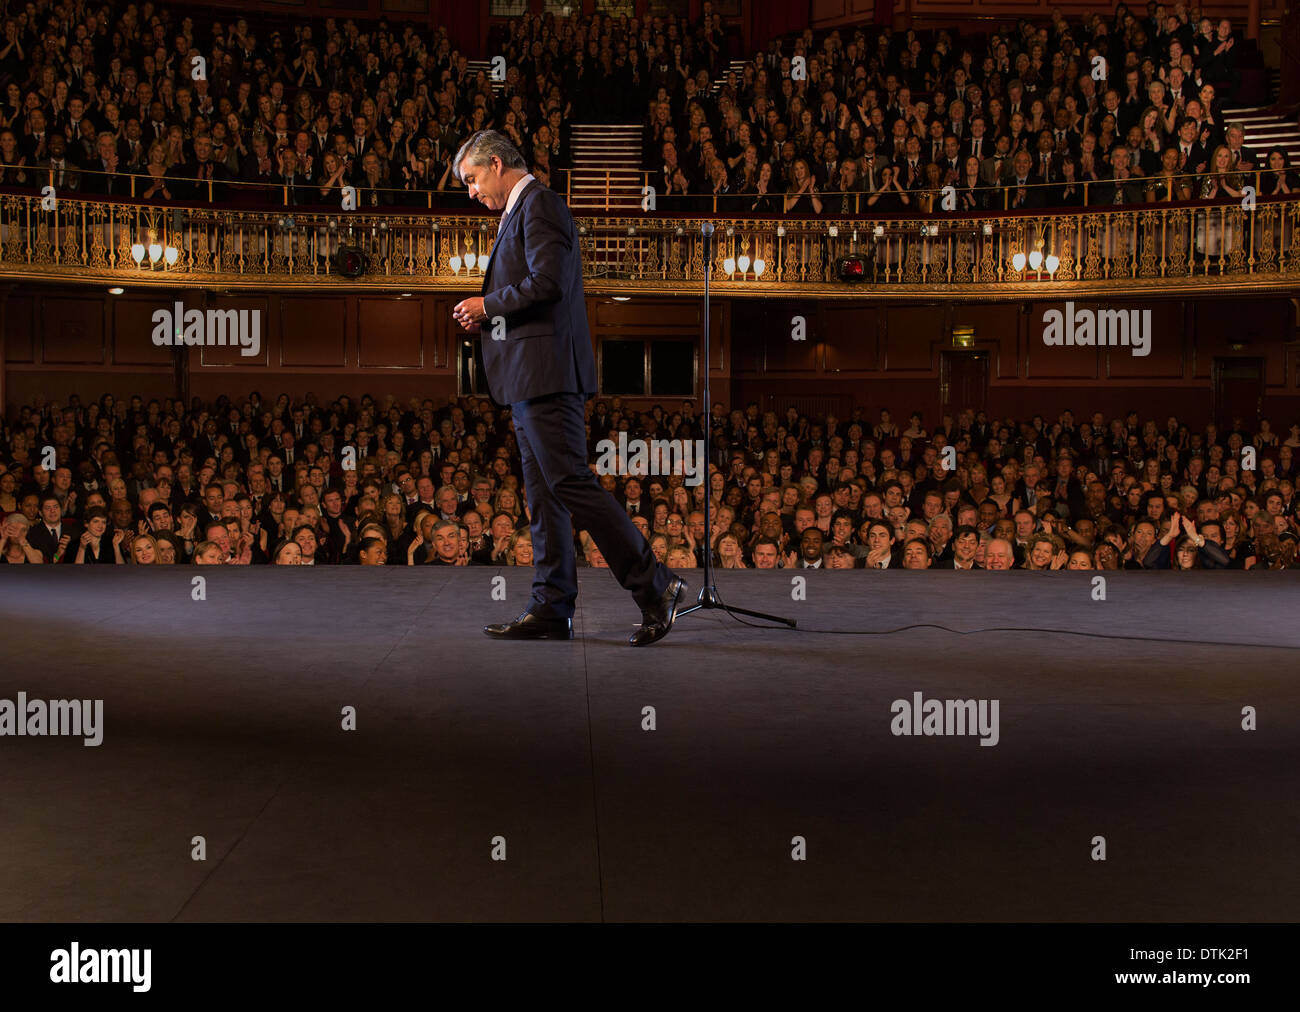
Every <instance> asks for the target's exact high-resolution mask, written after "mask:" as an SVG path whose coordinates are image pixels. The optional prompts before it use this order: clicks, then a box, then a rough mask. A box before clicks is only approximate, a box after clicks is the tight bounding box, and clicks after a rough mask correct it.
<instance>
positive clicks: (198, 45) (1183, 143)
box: [0, 0, 1297, 214]
mask: <svg viewBox="0 0 1300 1012" xmlns="http://www.w3.org/2000/svg"><path fill="white" fill-rule="evenodd" d="M7 11H8V13H7V14H6V16H5V17H4V18H3V31H4V38H3V40H0V90H3V96H0V185H5V186H9V187H20V188H27V189H37V188H39V187H41V186H43V185H45V184H47V183H49V182H53V184H54V185H55V187H56V191H57V192H69V191H71V192H74V193H75V192H81V193H87V194H95V195H113V196H123V195H128V194H131V193H134V194H135V195H136V196H138V197H142V198H144V199H146V200H150V201H159V202H169V201H177V202H192V201H207V200H213V201H218V202H221V201H230V200H235V201H245V202H247V201H256V200H261V201H267V202H274V203H284V202H286V201H287V202H288V203H290V204H309V205H310V204H332V205H337V204H338V203H339V198H340V192H341V189H342V187H344V186H347V185H352V186H355V187H357V188H358V191H359V193H360V198H361V204H362V205H363V206H369V207H382V206H391V205H395V204H396V205H401V204H412V205H415V206H426V205H427V203H428V201H429V199H430V194H436V196H435V197H434V198H433V199H434V200H435V201H437V203H438V204H439V205H440V206H442V205H451V206H455V205H456V204H458V203H459V204H462V205H464V204H466V203H467V202H468V201H467V196H466V194H465V191H464V188H463V187H462V185H461V184H460V183H459V182H458V181H457V180H456V178H455V174H454V172H453V171H452V165H451V160H452V158H453V156H454V154H455V152H456V151H457V150H458V148H459V146H460V145H461V144H462V143H463V142H464V140H466V139H467V138H468V137H469V135H470V134H471V133H473V132H474V131H475V130H477V129H480V128H485V127H491V128H494V129H496V130H499V131H501V132H502V133H504V134H506V135H507V136H509V137H510V138H511V139H512V140H513V141H514V142H515V144H516V145H517V146H518V147H519V148H520V150H521V151H522V152H523V154H524V156H525V158H526V159H527V162H528V165H529V167H530V170H531V171H532V172H533V174H534V175H536V176H538V178H540V179H541V180H542V182H544V183H545V184H547V185H550V186H554V187H556V188H557V189H563V186H564V179H563V173H564V172H565V170H567V169H568V168H569V167H571V165H572V163H573V155H572V145H571V132H570V128H571V124H572V123H575V122H578V123H583V122H588V123H591V122H595V123H600V122H631V123H636V122H638V121H642V122H643V123H644V136H643V168H644V169H645V170H646V171H647V172H648V173H649V176H650V180H651V184H652V185H653V186H654V187H655V188H656V189H657V191H658V193H659V195H660V196H661V197H662V198H663V199H664V200H665V201H666V203H665V204H664V205H663V206H664V207H665V208H671V207H674V206H678V207H691V206H694V205H695V204H698V203H700V202H701V201H703V202H707V203H710V204H711V202H712V201H713V200H714V199H715V198H716V199H717V200H718V201H719V203H720V205H721V206H723V207H724V208H726V209H729V210H736V211H759V212H793V213H808V214H840V213H844V212H846V211H849V210H851V209H853V208H854V207H857V208H858V210H859V211H865V210H866V209H870V210H871V211H874V212H887V211H909V212H912V213H917V212H920V213H929V212H930V211H932V210H935V204H936V201H940V200H941V199H942V198H941V193H942V191H943V189H944V187H946V186H952V187H953V188H954V191H955V195H954V199H955V200H956V201H957V205H958V209H960V210H981V209H989V208H1003V207H1010V208H1035V207H1044V206H1052V207H1058V206H1059V207H1078V206H1083V205H1085V204H1086V205H1114V204H1132V203H1142V202H1146V201H1158V200H1185V199H1207V200H1209V199H1224V200H1228V199H1233V200H1237V199H1240V198H1241V195H1242V193H1243V192H1244V187H1245V186H1246V185H1248V184H1249V185H1252V186H1256V187H1257V190H1258V192H1259V194H1260V195H1265V196H1266V195H1271V194H1279V193H1291V192H1294V191H1295V189H1296V186H1297V183H1296V179H1295V177H1294V175H1293V173H1292V171H1291V168H1290V165H1289V163H1288V159H1287V155H1286V152H1285V151H1283V150H1282V149H1280V148H1275V149H1272V150H1269V151H1259V152H1256V151H1252V150H1250V149H1249V148H1248V147H1246V146H1245V145H1244V135H1243V132H1242V130H1241V129H1240V128H1239V127H1238V126H1236V125H1234V124H1233V123H1232V122H1230V121H1227V120H1226V118H1225V116H1224V112H1223V107H1224V103H1225V100H1230V99H1231V98H1232V97H1233V95H1234V92H1235V90H1236V89H1237V88H1238V86H1239V83H1240V80H1241V67H1240V60H1241V54H1242V51H1243V46H1244V43H1243V42H1242V40H1241V39H1240V38H1239V37H1238V35H1237V33H1236V32H1234V30H1233V27H1232V25H1231V23H1230V22H1228V21H1226V20H1223V21H1217V22H1216V21H1214V20H1213V19H1211V18H1208V17H1203V16H1201V15H1200V13H1199V11H1197V10H1196V9H1194V8H1193V9H1189V8H1188V7H1187V6H1185V5H1184V4H1182V3H1177V4H1156V3H1148V4H1146V6H1145V8H1143V7H1139V6H1136V5H1133V6H1129V5H1126V4H1120V5H1118V6H1117V7H1116V8H1115V9H1114V11H1113V12H1104V13H1102V12H1099V13H1093V14H1089V15H1087V16H1085V17H1084V18H1083V19H1082V20H1080V21H1075V22H1070V21H1067V20H1065V19H1064V18H1063V17H1062V16H1061V15H1060V14H1059V13H1058V14H1056V15H1055V16H1054V17H1053V18H1052V19H1051V20H1050V22H1048V23H1045V24H1034V23H1031V22H1029V21H1024V20H1022V21H1020V22H1019V23H1017V24H1016V26H1015V28H1014V30H1011V31H1006V32H1003V31H997V30H995V31H992V32H990V33H988V34H969V35H966V34H961V33H958V32H957V31H956V30H948V29H940V30H937V31H929V32H918V31H915V30H907V31H895V30H892V29H890V28H887V27H883V26H874V25H868V26H863V27H855V28H846V29H843V30H834V31H831V32H829V33H825V34H824V35H822V36H821V37H820V38H818V37H817V36H815V35H814V33H813V32H812V30H811V29H808V30H806V31H804V32H803V34H802V35H801V36H800V37H799V38H795V39H793V40H791V39H784V40H783V39H776V40H773V41H772V43H771V44H770V46H769V48H768V49H767V50H766V51H765V52H759V53H756V54H755V55H754V56H753V58H752V59H751V60H750V61H749V62H747V63H745V64H744V65H743V69H742V70H740V71H739V72H737V71H734V70H732V69H730V67H731V56H732V54H733V52H736V51H738V48H739V47H738V45H737V44H736V43H737V39H736V37H735V35H734V33H733V34H731V35H729V34H728V29H727V27H726V26H725V25H724V24H723V21H722V18H721V15H720V14H719V13H718V12H716V11H714V10H713V5H712V4H711V3H709V2H706V3H704V4H703V10H702V14H701V15H700V17H699V18H697V19H696V20H695V21H694V22H691V21H690V20H688V19H686V18H673V17H660V16H653V17H648V18H646V19H645V20H639V19H637V18H635V17H631V18H629V17H627V16H619V17H612V16H610V15H608V14H599V13H598V14H594V15H588V16H585V17H571V18H556V17H554V16H553V15H551V14H547V15H545V16H543V15H540V14H538V15H529V16H522V17H519V18H516V19H513V20H511V21H509V22H508V23H504V24H501V23H498V24H496V25H494V27H493V29H492V31H491V33H490V37H489V40H488V47H487V50H488V52H487V55H488V57H489V58H494V57H501V58H503V61H504V79H503V80H500V81H494V80H492V76H491V74H490V72H489V71H488V70H484V69H481V67H479V66H473V67H472V66H471V65H470V62H469V59H468V57H467V55H466V54H465V53H464V52H462V51H461V49H460V48H459V47H458V45H457V42H458V41H459V40H453V39H451V38H450V37H449V35H448V33H447V31H446V30H445V29H444V28H436V29H430V28H427V27H426V28H416V27H414V26H412V25H410V24H400V23H393V22H390V21H389V20H387V19H383V18H381V19H379V20H377V21H375V22H373V23H371V22H364V23H360V24H359V23H358V22H356V21H354V20H352V19H350V18H342V19H339V18H333V17H331V18H327V19H324V21H323V23H313V22H312V21H311V20H302V19H295V20H294V21H293V22H292V24H291V25H290V24H285V27H283V28H281V27H278V25H279V24H280V22H276V21H271V22H265V23H262V22H258V21H256V19H253V18H249V17H241V16H225V17H223V16H211V15H204V14H199V13H198V12H196V11H194V10H193V9H191V8H188V7H186V6H180V5H166V4H155V3H152V2H145V3H123V2H121V0H115V2H113V3H100V4H95V3H83V2H72V0H29V2H27V3H26V4H24V5H22V6H21V7H20V6H19V5H12V6H11V7H10V8H7ZM1252 55H1253V54H1252ZM1256 171H1258V172H1259V173H1262V174H1261V175H1259V176H1255V175H1254V173H1255V172H1256ZM132 177H134V179H133V178H132ZM241 183H242V184H253V185H251V186H249V187H247V188H244V187H240V186H239V185H238V184H241ZM683 202H685V203H683Z"/></svg>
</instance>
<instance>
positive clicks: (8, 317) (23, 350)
mask: <svg viewBox="0 0 1300 1012" xmlns="http://www.w3.org/2000/svg"><path fill="white" fill-rule="evenodd" d="M4 314H5V315H4V329H5V352H4V358H3V360H0V361H2V362H13V363H32V362H35V361H36V354H37V351H38V350H39V348H40V342H39V341H37V340H36V299H35V297H33V296H32V295H31V294H29V293H26V292H23V293H17V292H11V293H10V294H9V296H8V297H7V298H6V299H5V304H4Z"/></svg>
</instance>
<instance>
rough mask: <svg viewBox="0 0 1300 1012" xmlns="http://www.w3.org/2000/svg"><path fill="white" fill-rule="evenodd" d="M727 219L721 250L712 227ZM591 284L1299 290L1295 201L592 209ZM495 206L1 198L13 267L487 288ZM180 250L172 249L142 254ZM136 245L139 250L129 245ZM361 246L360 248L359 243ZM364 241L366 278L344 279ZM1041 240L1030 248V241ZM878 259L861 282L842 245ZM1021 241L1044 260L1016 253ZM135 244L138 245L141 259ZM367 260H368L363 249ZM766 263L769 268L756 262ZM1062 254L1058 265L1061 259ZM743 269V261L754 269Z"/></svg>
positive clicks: (675, 288)
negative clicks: (936, 209)
mask: <svg viewBox="0 0 1300 1012" xmlns="http://www.w3.org/2000/svg"><path fill="white" fill-rule="evenodd" d="M705 220H708V221H712V222H713V224H714V226H715V229H716V231H715V237H714V242H713V249H712V255H711V257H710V262H709V263H707V264H706V263H705V261H704V245H703V239H702V236H701V232H700V226H701V225H702V223H703V222H704V221H705ZM577 222H578V225H579V231H580V242H581V246H582V255H583V262H584V265H585V271H586V278H587V288H588V291H590V292H608V293H615V294H618V293H637V292H646V293H658V294H663V293H664V292H665V291H671V292H683V293H686V292H697V291H700V290H702V288H703V279H704V274H705V271H706V270H707V271H709V272H710V281H711V284H712V286H713V287H714V289H715V290H716V291H719V292H720V293H726V294H729V295H735V296H764V295H768V296H770V295H773V294H777V293H798V294H802V295H810V294H811V295H817V296H828V297H834V296H853V297H864V296H865V297H871V296H879V297H888V298H898V297H900V296H902V297H907V296H916V297H922V296H925V297H931V298H932V297H934V296H935V295H936V293H940V294H943V293H948V294H962V295H966V294H970V293H975V292H978V293H979V294H980V295H981V296H991V297H998V296H1007V297H1024V296H1025V295H1026V294H1027V293H1033V294H1034V295H1042V296H1048V295H1050V294H1051V291H1049V290H1055V291H1059V292H1060V293H1061V294H1062V295H1076V294H1088V293H1094V292H1095V293H1105V292H1114V291H1116V290H1123V291H1125V292H1128V293H1130V294H1136V293H1141V292H1150V293H1154V292H1161V291H1163V292H1164V293H1166V294H1167V293H1168V291H1169V289H1170V287H1171V285H1173V286H1176V287H1177V289H1178V290H1179V291H1180V292H1187V291H1196V290H1219V291H1222V290H1231V289H1242V288H1249V289H1251V290H1256V289H1260V288H1273V289H1285V288H1296V287H1300V240H1298V239H1297V236H1300V199H1297V198H1295V197H1289V196H1288V197H1285V198H1267V199H1265V198H1261V199H1260V200H1259V201H1258V203H1257V204H1256V205H1255V206H1254V207H1253V208H1250V209H1246V208H1244V207H1242V206H1241V204H1240V203H1236V202H1234V203H1217V204H1204V203H1199V204H1198V203H1193V204H1168V203H1163V204H1155V205H1142V206H1127V207H1124V206H1121V207H1116V208H1114V209H1110V208H1105V209H1096V210H1092V209H1088V210H1077V209H1075V210H1069V211H1058V212H1046V211H1037V212H1033V213H1021V212H990V213H985V214H969V215H956V214H951V215H945V214H936V215H931V216H920V215H916V216H898V215H880V216H878V217H871V216H862V217H857V216H853V217H847V218H818V219H809V218H795V217H781V218H770V217H769V218H744V217H735V218H732V217H722V216H711V217H708V218H705V217H704V216H694V217H691V216H682V217H667V216H653V215H650V216H642V215H634V216H601V217H579V218H578V219H577ZM495 237H496V218H495V217H485V216H482V215H474V214H469V213H462V214H449V213H426V212H419V211H416V212H405V211H389V212H386V213H374V212H369V211H360V210H358V211H320V210H304V209H302V208H276V209H265V210H256V209H236V208H232V207H211V206H172V205H169V206H161V207H160V206H158V205H149V204H143V203H138V202H130V201H111V200H104V199H98V200H96V199H90V198H80V197H61V198H59V199H58V201H57V202H56V203H55V205H54V207H53V208H52V209H45V207H44V206H43V204H42V198H41V196H39V195H28V194H10V195H4V196H0V280H3V279H8V280H18V279H26V280H38V279H40V280H54V281H59V282H64V283H66V282H70V281H72V282H84V283H107V284H112V285H133V284H135V285H164V286H185V287H188V286H195V287H198V286H216V287H227V288H255V287H266V286H272V285H273V286H275V287H281V288H283V287H290V288H292V287H306V286H311V285H319V284H321V283H322V282H324V283H336V284H339V285H346V286H348V287H350V288H373V289H387V288H395V287H400V288H402V289H406V290H411V289H423V290H437V289H447V290H458V291H463V290H465V289H467V288H468V289H475V288H477V287H478V286H479V285H480V284H481V281H482V276H483V267H484V263H483V260H482V257H483V255H484V254H485V253H486V254H488V255H490V254H491V250H492V244H493V242H494V240H495ZM169 245H170V246H173V247H174V248H175V249H176V250H177V255H176V258H175V262H174V263H169V262H168V261H167V258H166V257H165V256H160V257H158V258H157V260H156V262H155V260H154V258H153V257H151V256H149V255H144V256H141V255H140V254H141V250H142V249H143V250H146V251H147V250H148V249H149V247H151V246H157V247H159V248H160V249H163V248H165V247H166V246H169ZM133 248H134V255H133ZM358 252H359V253H360V254H362V255H363V257H358V256H357V255H356V254H357V253H358ZM346 253H351V254H352V255H351V257H350V260H351V262H352V264H353V265H354V266H355V265H357V264H361V265H362V267H363V270H362V273H361V274H360V275H359V276H356V277H351V276H345V275H344V274H343V273H341V268H342V267H343V266H344V263H343V259H344V258H341V255H342V254H346ZM1035 253H1037V254H1039V256H1038V258H1034V257H1033V254H1035ZM846 254H860V255H862V256H863V257H865V258H866V260H867V271H866V277H865V280H864V282H863V283H846V282H844V281H842V280H840V279H839V275H838V272H837V268H836V263H837V259H838V258H839V257H842V256H844V255H846ZM1017 254H1023V255H1024V256H1025V257H1026V258H1027V259H1028V260H1030V261H1031V263H1036V264H1037V265H1038V266H1037V269H1034V267H1032V266H1031V263H1024V264H1023V265H1021V263H1020V260H1019V259H1018V258H1017ZM137 257H140V260H139V262H137ZM363 258H364V259H363ZM759 261H762V271H761V273H760V271H759V269H758V268H759V263H758V262H759ZM1049 265H1050V266H1049ZM742 268H743V272H742Z"/></svg>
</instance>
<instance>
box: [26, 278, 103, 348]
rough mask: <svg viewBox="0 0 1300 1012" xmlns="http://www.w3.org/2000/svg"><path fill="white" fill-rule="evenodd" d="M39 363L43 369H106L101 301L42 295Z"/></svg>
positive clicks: (67, 295)
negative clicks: (56, 366)
mask: <svg viewBox="0 0 1300 1012" xmlns="http://www.w3.org/2000/svg"><path fill="white" fill-rule="evenodd" d="M39 314H40V315H39V319H40V329H39V333H40V334H41V346H42V356H41V361H42V362H44V363H45V364H47V365H99V366H102V365H106V364H107V361H106V359H107V341H106V340H105V333H104V329H105V322H104V318H105V316H106V315H107V314H106V313H105V307H104V299H103V298H102V297H89V296H78V295H71V294H68V293H63V292H60V293H57V294H56V293H53V292H44V293H42V294H41V296H40V308H39Z"/></svg>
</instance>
